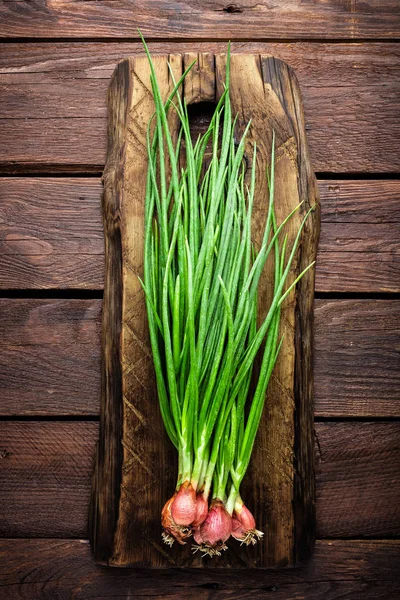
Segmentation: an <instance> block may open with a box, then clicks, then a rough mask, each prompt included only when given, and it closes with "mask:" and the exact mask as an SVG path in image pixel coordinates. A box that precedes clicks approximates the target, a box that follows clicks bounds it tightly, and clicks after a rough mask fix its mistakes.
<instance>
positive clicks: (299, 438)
mask: <svg viewBox="0 0 400 600" xmlns="http://www.w3.org/2000/svg"><path fill="white" fill-rule="evenodd" d="M130 60H131V59H125V60H123V61H121V63H119V65H118V67H117V68H116V70H115V72H114V75H113V79H112V83H111V85H110V88H109V105H108V106H109V126H108V149H107V163H106V168H105V172H104V178H103V181H104V194H103V209H104V208H106V210H105V211H104V215H105V217H104V227H105V237H106V279H105V294H104V304H103V336H102V361H103V362H102V402H101V420H100V435H99V437H100V439H99V443H98V448H97V452H96V460H95V469H94V473H93V483H92V495H91V509H90V513H91V516H90V524H89V531H90V541H91V545H92V549H93V551H94V555H95V558H96V560H97V561H98V562H100V563H103V564H109V560H110V558H111V555H112V545H113V541H112V539H111V535H110V532H111V531H113V530H114V528H115V524H116V522H117V519H118V508H119V499H120V491H119V482H120V474H119V471H120V468H121V465H122V448H121V447H120V445H119V444H116V443H115V439H114V441H112V438H113V433H115V432H116V431H118V430H119V427H121V424H122V415H121V413H122V398H121V396H122V392H121V387H122V386H121V377H122V375H121V363H120V360H121V356H120V335H121V313H122V300H121V297H122V294H121V290H122V268H121V266H122V247H121V237H120V236H121V233H120V204H119V201H120V198H121V190H120V189H118V177H117V174H119V175H120V174H121V170H122V171H123V168H124V151H125V140H124V139H123V137H121V136H115V132H116V131H117V130H119V131H121V130H123V127H124V124H126V121H127V113H128V109H129V106H130V97H131V93H132V90H131V86H130V83H129V78H130ZM183 60H184V58H183ZM214 60H215V59H214ZM259 60H260V69H261V70H262V74H263V78H264V83H266V84H269V85H270V86H271V88H272V90H273V91H274V92H275V94H276V95H277V96H278V98H279V100H280V101H281V103H282V106H283V107H284V109H285V112H286V114H287V116H288V119H289V121H290V122H291V124H292V126H293V130H294V132H295V137H296V142H297V145H298V148H299V149H300V152H299V156H301V157H302V160H300V159H299V167H300V168H299V172H300V177H299V182H298V184H299V192H300V195H301V197H304V198H305V199H307V202H305V205H304V207H303V213H304V212H305V210H306V208H307V205H309V204H310V202H309V200H310V198H312V199H313V202H312V204H314V203H315V206H316V210H315V211H314V213H313V215H312V218H310V219H309V222H308V224H307V226H306V228H305V230H304V234H303V235H308V236H310V239H311V241H312V244H311V246H312V250H311V254H310V253H308V254H307V253H306V252H304V251H303V248H304V246H303V244H301V246H300V252H299V254H300V256H299V266H300V268H302V267H304V266H306V265H307V264H308V263H309V262H310V260H314V259H315V257H316V250H317V244H318V237H319V226H320V211H319V195H318V188H317V184H316V179H315V176H314V173H313V172H312V170H311V168H309V167H308V168H305V165H306V163H307V161H308V159H309V153H308V146H307V141H306V138H305V129H304V114H303V108H302V103H301V95H300V90H299V86H298V83H297V79H296V77H295V75H294V73H293V70H292V69H291V68H290V67H289V66H288V65H287V64H286V63H284V62H283V61H282V60H280V59H274V58H273V57H271V56H264V57H261V56H259ZM280 71H283V72H286V74H287V76H288V81H289V82H290V86H289V87H286V88H285V89H284V88H283V87H282V82H281V80H280ZM119 78H122V79H121V80H122V81H123V85H122V86H121V85H119V86H117V85H116V82H117V80H118V79H119ZM114 87H117V89H118V90H119V95H117V98H118V104H119V106H118V107H117V108H116V107H115V106H114V105H113V103H112V102H111V98H112V96H113V94H112V92H113V89H114ZM192 100H193V99H192ZM199 100H203V98H201V99H197V101H199ZM204 100H208V101H209V100H210V98H204ZM195 101H196V100H195ZM314 279H315V277H314V273H313V272H312V273H311V272H309V274H308V276H307V277H305V278H304V279H303V280H302V282H301V284H300V285H299V286H298V289H297V294H296V297H297V302H296V362H295V372H296V386H295V387H296V389H295V398H296V402H295V415H294V418H295V424H296V436H295V457H294V462H295V477H294V501H293V504H294V511H295V532H294V535H295V545H294V549H293V557H292V560H291V561H290V564H292V565H295V564H296V563H297V562H299V561H302V560H304V559H306V558H308V557H309V556H310V554H311V552H312V548H313V545H314V542H315V483H314V451H313V444H314V428H313V378H312V337H313V334H312V328H313V296H314ZM299 298H300V299H301V301H300V302H299ZM110 325H111V327H112V331H113V335H112V336H111V339H110V338H109V337H108V336H105V335H104V332H105V330H106V329H107V328H108V327H110ZM299 332H300V333H299ZM305 365H308V366H309V368H308V369H305V368H304V366H305ZM307 370H308V374H307V376H306V377H304V373H305V372H306V371H307ZM304 399H306V400H304ZM112 423H113V424H114V427H113V425H112ZM300 432H303V433H304V432H305V433H306V435H305V436H304V435H300ZM108 439H110V440H111V441H112V444H111V446H110V447H109V448H108V449H107V443H108V442H107V440H108ZM118 446H119V447H118ZM107 454H108V456H107ZM107 459H108V460H107ZM107 469H109V471H107ZM107 472H111V473H112V474H113V477H112V485H111V486H109V491H110V492H111V493H108V494H107V493H106V494H105V495H104V497H103V502H104V503H105V511H104V510H101V511H99V502H98V497H99V490H101V488H102V487H103V488H104V487H107V486H106V484H105V479H104V476H107ZM306 480H308V483H306ZM100 513H101V514H100ZM99 528H100V529H101V531H104V529H106V530H107V531H108V535H99ZM126 566H130V565H126ZM268 566H270V565H268Z"/></svg>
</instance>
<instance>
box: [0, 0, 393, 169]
mask: <svg viewBox="0 0 400 600" xmlns="http://www.w3.org/2000/svg"><path fill="white" fill-rule="evenodd" d="M8 4H10V3H9V2H7V3H5V5H8ZM81 4H82V3H81ZM21 48H22V47H21V46H20V45H17V44H7V45H5V47H4V50H3V53H2V56H1V57H0V90H1V93H2V104H1V107H0V125H1V129H0V140H1V144H0V170H1V171H3V172H15V171H21V170H23V171H26V170H30V171H36V172H37V171H39V172H49V171H51V170H53V171H54V170H64V171H73V172H77V173H82V172H89V171H92V172H93V171H94V172H99V171H100V170H101V169H102V168H103V166H104V162H105V155H106V128H107V124H106V90H107V86H108V82H109V80H110V77H111V74H112V71H113V69H114V67H115V64H116V63H117V62H118V61H119V60H121V59H122V58H124V57H125V56H129V55H130V54H133V53H137V52H141V47H140V45H139V44H138V43H130V44H128V43H121V44H115V43H114V44H110V43H107V44H104V43H103V44H94V43H85V44H82V43H78V44H73V45H71V44H70V45H67V44H57V43H51V44H29V45H27V46H24V48H26V49H25V50H24V51H21ZM232 48H233V51H234V52H235V51H238V52H243V51H246V52H255V53H258V52H259V53H262V54H273V55H274V56H278V57H280V58H282V59H283V60H285V61H287V62H288V64H290V65H291V66H292V67H293V68H295V70H296V74H297V75H298V77H299V82H300V85H301V89H302V93H303V97H304V102H305V107H306V127H307V136H308V140H309V144H310V151H311V158H312V161H313V166H314V168H315V169H316V171H319V172H333V173H335V172H336V173H344V172H350V173H358V172H372V173H374V172H379V171H382V172H392V173H393V172H399V170H400V158H399V157H400V147H399V144H400V142H399V140H400V136H399V122H398V118H397V115H398V113H399V110H400V106H399V97H400V93H399V79H400V69H399V54H400V53H399V50H398V46H397V45H396V44H393V43H380V44H379V43H366V44H311V43H294V44H287V43H283V44H282V43H261V42H258V43H234V44H233V46H232ZM150 49H151V51H152V52H171V53H174V52H175V53H176V52H187V51H195V52H197V51H200V50H202V51H206V52H224V51H226V42H224V43H221V42H218V43H217V42H207V43H201V44H193V43H184V44H182V43H180V44H179V43H171V42H167V43H162V44H160V43H152V44H150ZM377 123H379V126H377ZM349 131H351V136H349V135H348V132H349Z"/></svg>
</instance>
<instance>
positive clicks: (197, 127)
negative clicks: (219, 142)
mask: <svg viewBox="0 0 400 600" xmlns="http://www.w3.org/2000/svg"><path fill="white" fill-rule="evenodd" d="M214 110H215V104H214V103H213V102H198V103H197V104H189V106H188V114H189V122H190V133H191V135H192V140H193V144H194V143H195V142H196V140H197V138H198V137H199V135H203V134H204V133H205V132H206V130H207V127H208V126H209V125H210V122H211V119H212V116H213V114H214ZM211 148H212V146H211V140H209V142H208V144H207V149H206V153H205V158H206V161H207V163H208V159H209V158H210V157H211Z"/></svg>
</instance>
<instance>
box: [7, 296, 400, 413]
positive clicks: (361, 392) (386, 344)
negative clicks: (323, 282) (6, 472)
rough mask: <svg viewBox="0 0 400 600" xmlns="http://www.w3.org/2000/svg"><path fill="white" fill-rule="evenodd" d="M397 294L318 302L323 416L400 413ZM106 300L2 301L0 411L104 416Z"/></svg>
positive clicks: (318, 388) (318, 390) (318, 400)
mask: <svg viewBox="0 0 400 600" xmlns="http://www.w3.org/2000/svg"><path fill="white" fill-rule="evenodd" d="M399 313H400V302H399V301H398V300H316V301H315V349H316V353H315V374H314V380H315V414H316V416H317V417H363V418H365V417H379V418H383V417H400V396H399V390H400V382H399V373H400V364H399V360H400V359H399V355H398V353H397V351H396V348H397V347H398V345H399V343H400V332H399V324H398V320H399V319H398V315H399ZM100 321H101V300H25V299H13V300H8V299H2V300H0V350H1V351H0V365H1V366H0V382H1V383H0V396H1V399H2V402H1V405H0V414H1V416H4V415H6V416H12V415H16V416H20V415H25V416H28V415H31V416H40V415H43V416H46V415H53V416H60V415H75V416H77V415H82V416H87V415H93V416H94V415H98V414H99V398H100Z"/></svg>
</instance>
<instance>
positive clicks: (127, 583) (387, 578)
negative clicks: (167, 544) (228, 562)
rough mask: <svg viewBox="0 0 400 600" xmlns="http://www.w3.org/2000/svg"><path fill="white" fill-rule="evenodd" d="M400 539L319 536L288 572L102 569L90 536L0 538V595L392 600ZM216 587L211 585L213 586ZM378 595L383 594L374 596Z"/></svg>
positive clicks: (18, 598)
mask: <svg viewBox="0 0 400 600" xmlns="http://www.w3.org/2000/svg"><path fill="white" fill-rule="evenodd" d="M399 554H400V542H399V541H398V540H379V541H372V540H354V541H353V540H347V541H344V540H329V541H328V540H318V541H317V543H316V546H315V552H314V555H313V558H312V560H311V561H309V562H307V563H306V564H305V565H303V566H301V567H298V568H296V569H290V570H286V571H264V572H263V571H260V572H258V573H257V577H254V573H253V572H251V571H250V572H246V571H241V572H240V573H235V572H234V571H233V572H230V573H229V578H228V577H227V574H226V572H225V573H219V572H218V571H215V570H214V571H211V572H210V571H207V570H200V571H193V570H192V571H188V570H176V569H171V570H170V571H168V574H166V573H164V572H160V571H153V570H152V571H147V572H146V571H142V572H140V573H138V572H137V570H130V569H129V570H126V571H124V572H123V573H121V572H120V571H119V572H118V571H117V572H116V571H115V570H110V569H108V570H107V571H104V570H103V569H99V568H98V567H96V566H95V565H94V563H93V560H92V558H91V556H90V549H89V544H88V543H87V541H86V540H39V539H36V540H28V539H22V540H18V539H14V540H11V539H5V540H0V556H1V559H2V560H1V563H0V564H1V566H0V578H1V581H2V587H1V588H0V598H1V599H2V600H9V598H10V597H12V598H13V599H14V600H25V599H26V598H43V599H44V598H46V599H47V598H49V599H50V598H57V599H58V600H69V599H70V598H71V596H73V594H76V591H77V590H79V596H78V597H82V598H83V597H85V598H109V597H113V598H119V599H121V600H122V599H126V598H129V597H132V596H133V594H134V597H135V598H142V599H144V598H150V597H151V598H154V597H157V598H161V597H162V598H169V599H171V600H180V599H181V598H182V595H183V593H184V595H185V598H193V599H196V600H209V598H210V594H212V595H213V597H214V598H218V600H225V599H226V600H228V599H229V600H232V599H233V598H238V597H239V595H240V598H248V599H249V600H252V599H253V598H263V599H265V598H266V597H267V596H268V595H269V594H271V595H273V598H274V599H277V600H295V599H299V598H307V599H309V600H326V599H327V598H329V599H330V600H333V599H337V598H346V599H349V600H353V599H354V600H356V599H357V600H358V598H360V597H363V598H366V599H367V600H368V599H369V598H374V599H376V598H377V597H380V598H385V600H392V599H393V600H395V598H397V597H398V595H397V591H398V586H399V575H398V566H399ZM212 590H213V591H212ZM377 594H378V595H377Z"/></svg>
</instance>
